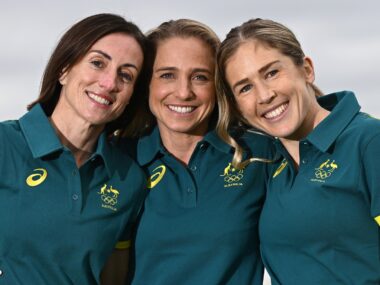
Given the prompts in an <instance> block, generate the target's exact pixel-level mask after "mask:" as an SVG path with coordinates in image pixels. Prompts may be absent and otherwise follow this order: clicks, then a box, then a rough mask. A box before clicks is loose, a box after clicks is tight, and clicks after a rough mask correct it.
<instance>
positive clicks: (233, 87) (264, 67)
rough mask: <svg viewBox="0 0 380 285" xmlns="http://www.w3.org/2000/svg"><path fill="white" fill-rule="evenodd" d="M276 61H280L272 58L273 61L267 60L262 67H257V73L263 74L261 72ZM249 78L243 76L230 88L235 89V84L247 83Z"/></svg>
mask: <svg viewBox="0 0 380 285" xmlns="http://www.w3.org/2000/svg"><path fill="white" fill-rule="evenodd" d="M278 62H280V61H279V60H274V61H271V62H269V63H267V64H266V65H264V66H263V67H261V68H260V69H259V73H260V74H263V73H265V72H266V71H267V70H268V69H269V68H270V67H271V66H272V65H273V64H275V63H278ZM248 81H249V80H248V78H243V79H242V80H239V81H238V82H236V83H235V84H234V85H233V86H232V90H235V88H236V87H237V86H239V85H242V84H244V83H247V82H248Z"/></svg>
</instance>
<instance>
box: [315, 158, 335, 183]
mask: <svg viewBox="0 0 380 285" xmlns="http://www.w3.org/2000/svg"><path fill="white" fill-rule="evenodd" d="M336 169H338V164H337V163H336V162H335V160H332V161H330V159H327V160H326V161H325V162H323V163H322V164H321V165H320V166H319V167H318V168H315V172H314V177H313V178H312V179H311V181H313V182H325V180H326V179H328V178H329V177H330V176H331V175H332V174H333V173H334V171H335V170H336Z"/></svg>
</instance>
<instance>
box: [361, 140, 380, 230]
mask: <svg viewBox="0 0 380 285" xmlns="http://www.w3.org/2000/svg"><path fill="white" fill-rule="evenodd" d="M362 163H363V169H364V177H365V185H366V186H367V187H368V192H369V196H370V203H371V215H372V217H373V218H374V219H375V221H376V222H377V223H378V225H379V226H380V174H379V169H380V133H379V134H376V135H375V136H373V137H372V138H371V140H370V141H369V143H368V144H367V145H366V147H365V149H364V152H363V160H362Z"/></svg>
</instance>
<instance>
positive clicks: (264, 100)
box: [256, 84, 276, 104]
mask: <svg viewBox="0 0 380 285" xmlns="http://www.w3.org/2000/svg"><path fill="white" fill-rule="evenodd" d="M256 92H257V98H258V102H259V104H268V103H271V102H272V101H273V99H274V98H275V97H276V92H274V91H273V90H272V89H271V88H269V87H268V86H266V85H265V84H257V85H256Z"/></svg>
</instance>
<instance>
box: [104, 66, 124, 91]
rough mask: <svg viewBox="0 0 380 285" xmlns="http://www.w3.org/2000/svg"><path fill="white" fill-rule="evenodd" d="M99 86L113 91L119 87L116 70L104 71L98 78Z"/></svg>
mask: <svg viewBox="0 0 380 285" xmlns="http://www.w3.org/2000/svg"><path fill="white" fill-rule="evenodd" d="M99 86H100V87H101V88H103V89H104V90H105V91H115V90H117V89H118V87H119V81H118V76H117V71H112V70H109V71H104V72H103V73H102V74H101V76H100V78H99Z"/></svg>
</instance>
